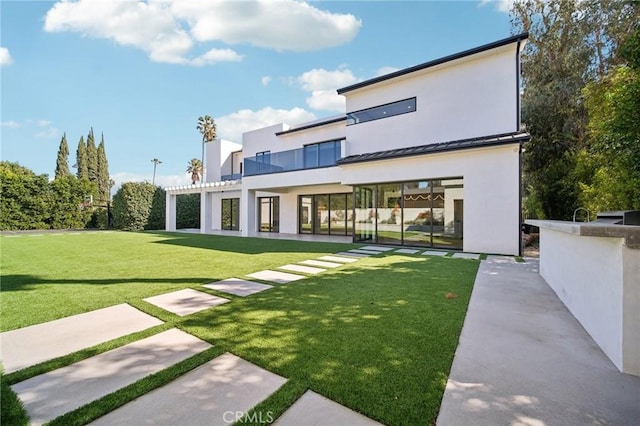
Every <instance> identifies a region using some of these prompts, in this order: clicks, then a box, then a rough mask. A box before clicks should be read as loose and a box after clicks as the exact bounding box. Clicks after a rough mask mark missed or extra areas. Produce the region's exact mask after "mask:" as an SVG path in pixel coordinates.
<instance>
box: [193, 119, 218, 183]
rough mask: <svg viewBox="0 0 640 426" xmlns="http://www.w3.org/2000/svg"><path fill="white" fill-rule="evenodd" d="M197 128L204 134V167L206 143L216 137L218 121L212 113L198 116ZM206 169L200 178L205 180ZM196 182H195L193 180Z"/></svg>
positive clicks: (202, 161)
mask: <svg viewBox="0 0 640 426" xmlns="http://www.w3.org/2000/svg"><path fill="white" fill-rule="evenodd" d="M196 129H198V131H199V132H200V133H201V134H202V160H201V164H202V165H203V167H204V144H205V143H207V142H211V141H213V140H215V138H216V131H217V126H216V122H215V120H214V119H213V118H211V116H210V115H205V116H204V117H198V125H197V126H196ZM203 171H204V170H202V171H201V173H200V180H201V181H204V173H203ZM193 183H195V182H193Z"/></svg>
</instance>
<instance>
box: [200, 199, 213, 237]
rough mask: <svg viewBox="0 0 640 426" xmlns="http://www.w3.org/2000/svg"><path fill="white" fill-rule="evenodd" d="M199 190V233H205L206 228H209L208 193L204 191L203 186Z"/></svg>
mask: <svg viewBox="0 0 640 426" xmlns="http://www.w3.org/2000/svg"><path fill="white" fill-rule="evenodd" d="M201 191H202V192H200V233H201V234H206V233H207V229H210V228H211V221H210V219H209V214H208V213H209V209H208V203H207V201H208V198H209V197H208V196H207V195H208V194H207V193H206V192H205V191H204V188H202V189H201Z"/></svg>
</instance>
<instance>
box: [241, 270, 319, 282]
mask: <svg viewBox="0 0 640 426" xmlns="http://www.w3.org/2000/svg"><path fill="white" fill-rule="evenodd" d="M247 276H248V277H249V278H255V279H257V280H263V281H270V282H272V283H276V284H286V283H290V282H293V281H298V280H301V279H304V278H306V277H305V276H303V275H296V274H289V273H287V272H280V271H271V270H269V269H266V270H264V271H259V272H254V273H253V274H247Z"/></svg>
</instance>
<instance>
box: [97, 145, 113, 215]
mask: <svg viewBox="0 0 640 426" xmlns="http://www.w3.org/2000/svg"><path fill="white" fill-rule="evenodd" d="M97 154H98V179H97V182H96V183H97V186H98V204H99V205H100V206H106V205H107V203H108V202H109V199H110V194H109V191H110V189H111V187H110V186H109V162H108V161H107V154H106V151H105V148H104V134H103V135H102V137H101V139H100V145H98V153H97Z"/></svg>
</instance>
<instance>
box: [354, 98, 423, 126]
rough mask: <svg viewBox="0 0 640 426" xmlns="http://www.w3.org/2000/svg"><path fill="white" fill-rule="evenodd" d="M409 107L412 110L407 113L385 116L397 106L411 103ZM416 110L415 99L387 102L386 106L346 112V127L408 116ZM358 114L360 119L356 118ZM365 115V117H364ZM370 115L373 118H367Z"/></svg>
mask: <svg viewBox="0 0 640 426" xmlns="http://www.w3.org/2000/svg"><path fill="white" fill-rule="evenodd" d="M411 101H413V102H412V103H411V106H412V108H411V109H410V110H407V111H402V110H401V111H399V112H394V111H391V113H389V114H387V113H386V111H387V110H389V108H390V107H393V106H397V105H401V104H403V103H407V102H411ZM417 110H418V100H417V97H415V96H414V97H412V98H406V99H401V100H399V101H395V102H389V103H386V104H382V105H377V106H374V107H371V108H365V109H361V110H358V111H352V112H348V113H347V126H354V125H356V124H362V123H367V122H369V121H376V120H382V119H384V118H389V117H395V116H398V115H403V114H408V113H411V112H416V111H417ZM358 114H362V117H359V118H358V117H357V116H358ZM365 114H366V115H365ZM371 114H374V115H373V116H369V115H371Z"/></svg>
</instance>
